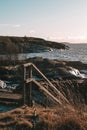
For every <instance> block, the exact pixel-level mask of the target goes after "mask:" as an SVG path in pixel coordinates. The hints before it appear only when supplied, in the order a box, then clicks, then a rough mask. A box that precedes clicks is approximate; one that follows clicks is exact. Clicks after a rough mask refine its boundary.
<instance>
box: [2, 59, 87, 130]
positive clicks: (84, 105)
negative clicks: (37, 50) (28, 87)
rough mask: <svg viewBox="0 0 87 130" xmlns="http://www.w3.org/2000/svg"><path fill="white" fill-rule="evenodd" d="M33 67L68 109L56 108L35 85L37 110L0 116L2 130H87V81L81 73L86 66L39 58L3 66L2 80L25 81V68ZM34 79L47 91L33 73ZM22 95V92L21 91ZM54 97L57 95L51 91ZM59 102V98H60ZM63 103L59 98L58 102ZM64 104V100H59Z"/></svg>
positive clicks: (58, 106) (27, 109) (30, 109)
mask: <svg viewBox="0 0 87 130" xmlns="http://www.w3.org/2000/svg"><path fill="white" fill-rule="evenodd" d="M29 62H32V63H34V64H35V65H36V66H37V67H38V68H39V69H40V71H41V72H42V73H43V74H44V75H45V76H46V77H47V78H48V79H49V80H50V81H51V82H52V84H53V85H54V86H55V87H56V88H57V89H58V91H60V92H61V93H62V94H63V95H64V97H65V98H67V100H68V101H69V105H67V104H66V103H65V102H64V101H62V105H58V104H55V103H54V102H53V101H52V100H51V99H50V98H49V97H48V95H46V94H44V93H43V91H41V90H40V89H39V88H38V87H36V86H35V85H34V84H33V86H34V87H33V89H32V96H33V99H34V101H35V106H34V107H31V108H30V107H29V106H22V107H19V108H17V109H14V110H11V111H8V112H5V113H3V112H2V113H0V128H1V129H11V130H13V128H14V129H24V130H27V129H30V130H33V129H38V130H41V129H42V130H45V129H46V128H47V129H48V130H50V129H54V130H57V129H58V130H67V129H70V130H73V129H78V130H86V129H87V78H86V73H84V71H82V70H86V69H87V64H84V63H82V62H79V61H61V60H52V59H44V58H42V57H41V58H40V57H36V58H30V59H27V60H25V61H20V62H19V61H18V62H17V63H16V65H15V66H13V65H12V64H11V63H10V64H9V66H6V65H3V66H2V65H1V66H0V79H2V80H8V81H13V82H16V81H17V80H20V81H21V79H22V76H21V75H22V71H23V70H22V64H23V63H29ZM33 75H34V76H35V77H34V78H38V79H37V80H38V82H39V83H40V84H43V85H44V87H45V86H48V84H47V83H46V82H45V81H43V80H42V79H41V77H39V75H38V74H37V73H36V72H35V71H34V72H33ZM20 91H21V90H20ZM49 91H50V92H51V93H52V94H53V95H54V91H52V90H51V89H50V90H49ZM58 98H59V97H58ZM59 99H60V98H59ZM60 100H61V99H60Z"/></svg>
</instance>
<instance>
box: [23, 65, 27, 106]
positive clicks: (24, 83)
mask: <svg viewBox="0 0 87 130" xmlns="http://www.w3.org/2000/svg"><path fill="white" fill-rule="evenodd" d="M25 80H26V67H24V66H23V104H26V82H25Z"/></svg>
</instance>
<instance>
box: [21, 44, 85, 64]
mask: <svg viewBox="0 0 87 130" xmlns="http://www.w3.org/2000/svg"><path fill="white" fill-rule="evenodd" d="M69 47H70V49H69V50H62V49H53V50H52V51H48V52H42V53H28V54H19V58H20V59H22V58H32V57H43V58H50V59H58V60H70V61H81V62H84V63H87V44H69Z"/></svg>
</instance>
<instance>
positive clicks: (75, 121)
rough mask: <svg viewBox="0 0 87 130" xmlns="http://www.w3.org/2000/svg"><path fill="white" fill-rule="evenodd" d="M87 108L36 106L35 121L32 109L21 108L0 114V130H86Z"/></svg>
mask: <svg viewBox="0 0 87 130" xmlns="http://www.w3.org/2000/svg"><path fill="white" fill-rule="evenodd" d="M86 108H87V107H86V106H85V107H81V108H74V107H73V106H63V107H59V106H57V107H56V108H47V109H44V108H42V107H39V106H36V112H37V116H38V118H36V119H35V116H34V108H29V107H27V106H26V107H25V106H24V107H21V108H17V109H14V110H12V111H9V112H6V113H0V128H1V129H2V128H10V129H12V128H16V129H23V130H27V129H31V130H33V127H34V128H35V129H37V130H86V129H87V109H86Z"/></svg>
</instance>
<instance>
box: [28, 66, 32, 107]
mask: <svg viewBox="0 0 87 130" xmlns="http://www.w3.org/2000/svg"><path fill="white" fill-rule="evenodd" d="M30 79H32V65H31V66H30ZM29 105H30V106H32V82H30V83H29Z"/></svg>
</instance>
